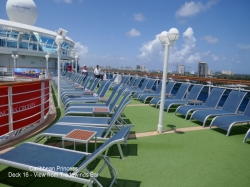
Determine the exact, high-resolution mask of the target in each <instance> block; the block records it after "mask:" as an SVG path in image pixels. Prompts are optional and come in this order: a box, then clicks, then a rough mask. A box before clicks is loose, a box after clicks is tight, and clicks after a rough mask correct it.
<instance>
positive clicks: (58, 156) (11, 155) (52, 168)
mask: <svg viewBox="0 0 250 187" xmlns="http://www.w3.org/2000/svg"><path fill="white" fill-rule="evenodd" d="M130 129H131V126H126V127H124V128H123V129H121V130H120V131H119V132H118V133H116V134H115V135H114V136H112V137H111V138H110V139H109V140H107V141H106V142H105V143H103V144H102V145H101V146H100V147H98V148H97V149H96V150H95V151H94V152H93V153H84V152H79V151H73V150H69V149H62V148H57V147H52V146H47V145H41V144H37V143H23V144H21V145H19V146H17V147H15V148H14V149H11V150H9V151H7V152H5V153H3V154H1V155H0V163H1V164H3V165H6V166H11V167H14V168H18V169H22V170H26V171H31V169H32V170H33V169H34V170H35V169H36V171H34V170H33V171H34V172H36V173H41V174H45V176H46V174H47V175H50V176H53V177H56V178H59V179H64V180H70V181H73V182H77V183H81V184H86V185H87V186H88V187H93V183H97V184H98V185H99V186H102V185H101V184H100V182H99V181H98V176H99V175H100V173H101V171H102V170H103V168H104V167H105V166H106V165H107V166H108V168H109V172H110V175H111V177H112V182H111V185H110V186H112V185H113V183H114V182H115V180H116V177H117V172H116V170H115V168H114V167H113V166H112V165H111V163H110V161H109V158H108V156H106V155H105V154H104V153H105V151H106V150H107V149H108V148H110V147H111V146H113V145H115V144H116V145H118V148H119V149H121V147H120V146H119V145H120V143H122V142H124V141H126V140H127V137H128V134H129V132H130ZM97 158H101V159H103V160H104V165H103V166H102V167H101V169H100V170H99V171H98V172H97V175H95V176H93V175H91V171H89V167H88V166H89V164H90V163H92V162H94V161H95V160H96V159H97ZM58 166H60V167H58ZM41 167H42V169H41ZM39 168H40V169H39ZM62 168H68V169H62ZM70 170H71V171H70ZM82 170H85V172H87V174H88V176H91V177H89V178H82V177H79V172H80V171H82ZM95 173H96V172H95ZM45 180H47V179H46V178H45Z"/></svg>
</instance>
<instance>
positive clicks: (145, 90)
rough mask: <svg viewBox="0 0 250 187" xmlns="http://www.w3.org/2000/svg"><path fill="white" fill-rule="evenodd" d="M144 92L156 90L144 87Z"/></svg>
mask: <svg viewBox="0 0 250 187" xmlns="http://www.w3.org/2000/svg"><path fill="white" fill-rule="evenodd" d="M144 92H154V90H151V89H144Z"/></svg>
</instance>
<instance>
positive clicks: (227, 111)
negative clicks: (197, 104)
mask: <svg viewBox="0 0 250 187" xmlns="http://www.w3.org/2000/svg"><path fill="white" fill-rule="evenodd" d="M245 95H246V92H242V91H236V90H233V91H231V92H230V94H229V96H228V98H227V100H226V101H225V103H224V105H223V107H222V109H214V110H197V111H195V112H193V114H192V115H191V117H190V121H191V120H192V119H196V120H198V121H201V122H202V123H203V125H202V126H203V127H205V125H206V121H207V119H208V118H210V117H215V116H224V115H235V114H236V112H237V111H238V108H239V106H240V104H241V102H242V100H243V99H244V97H245Z"/></svg>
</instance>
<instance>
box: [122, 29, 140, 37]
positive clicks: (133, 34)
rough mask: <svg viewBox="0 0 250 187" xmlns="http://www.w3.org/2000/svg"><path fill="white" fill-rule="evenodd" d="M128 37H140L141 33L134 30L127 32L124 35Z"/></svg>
mask: <svg viewBox="0 0 250 187" xmlns="http://www.w3.org/2000/svg"><path fill="white" fill-rule="evenodd" d="M126 35H127V36H129V37H135V36H141V33H140V32H139V31H137V30H136V29H135V28H133V29H131V30H130V31H129V32H127V33H126Z"/></svg>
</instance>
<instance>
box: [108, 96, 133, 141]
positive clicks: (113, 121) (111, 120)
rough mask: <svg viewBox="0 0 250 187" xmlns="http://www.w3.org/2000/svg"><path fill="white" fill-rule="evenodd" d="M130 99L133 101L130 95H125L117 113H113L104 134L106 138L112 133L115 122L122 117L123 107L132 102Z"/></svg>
mask: <svg viewBox="0 0 250 187" xmlns="http://www.w3.org/2000/svg"><path fill="white" fill-rule="evenodd" d="M130 101H131V99H130V98H129V95H127V96H125V95H124V98H123V100H122V101H121V103H120V104H119V106H118V108H117V109H116V110H115V113H114V114H113V115H112V117H111V119H110V123H109V127H108V128H107V130H106V133H105V135H104V136H103V137H104V138H106V137H107V136H108V135H109V134H110V132H111V130H112V129H113V128H114V125H115V122H116V121H117V119H118V118H119V117H120V115H121V113H122V111H123V109H124V108H125V106H126V105H127V104H128V103H130Z"/></svg>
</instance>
